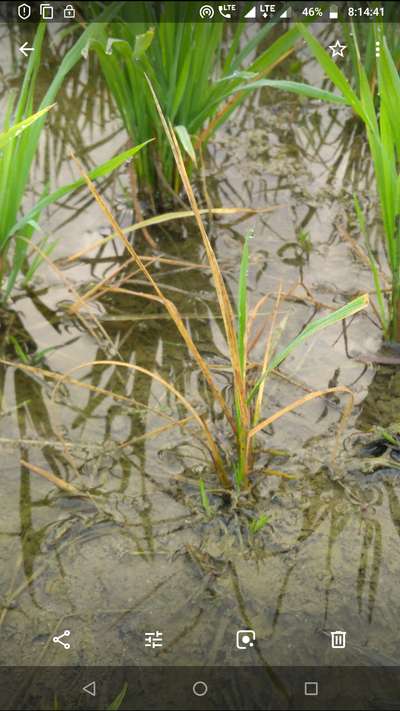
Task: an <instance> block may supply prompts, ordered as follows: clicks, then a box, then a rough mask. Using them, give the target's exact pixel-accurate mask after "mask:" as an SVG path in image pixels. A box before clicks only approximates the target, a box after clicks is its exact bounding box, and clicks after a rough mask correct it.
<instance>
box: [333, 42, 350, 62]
mask: <svg viewBox="0 0 400 711" xmlns="http://www.w3.org/2000/svg"><path fill="white" fill-rule="evenodd" d="M329 49H330V50H331V52H332V59H334V57H344V54H343V52H344V50H345V49H347V45H346V44H340V42H339V40H336V42H335V44H330V45H329Z"/></svg>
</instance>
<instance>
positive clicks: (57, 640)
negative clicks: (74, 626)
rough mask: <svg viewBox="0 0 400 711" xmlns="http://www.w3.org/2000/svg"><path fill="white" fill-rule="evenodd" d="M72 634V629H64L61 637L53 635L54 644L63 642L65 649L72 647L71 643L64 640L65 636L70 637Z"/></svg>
mask: <svg viewBox="0 0 400 711" xmlns="http://www.w3.org/2000/svg"><path fill="white" fill-rule="evenodd" d="M70 634H71V630H64V632H63V633H62V634H60V636H59V637H53V642H54V644H62V646H63V647H64V649H70V648H71V645H70V643H69V642H63V641H62V638H63V637H69V636H70Z"/></svg>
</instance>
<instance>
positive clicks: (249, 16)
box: [244, 5, 257, 20]
mask: <svg viewBox="0 0 400 711" xmlns="http://www.w3.org/2000/svg"><path fill="white" fill-rule="evenodd" d="M256 17H257V8H256V6H255V5H254V7H252V8H251V10H249V11H248V13H247V14H246V15H245V16H244V19H245V20H255V19H256Z"/></svg>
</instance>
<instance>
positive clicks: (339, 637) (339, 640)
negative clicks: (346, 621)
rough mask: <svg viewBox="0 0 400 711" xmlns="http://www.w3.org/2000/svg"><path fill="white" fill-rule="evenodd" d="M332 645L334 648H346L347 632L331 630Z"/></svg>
mask: <svg viewBox="0 0 400 711" xmlns="http://www.w3.org/2000/svg"><path fill="white" fill-rule="evenodd" d="M331 647H332V649H345V647H346V632H343V631H342V630H336V631H335V632H331Z"/></svg>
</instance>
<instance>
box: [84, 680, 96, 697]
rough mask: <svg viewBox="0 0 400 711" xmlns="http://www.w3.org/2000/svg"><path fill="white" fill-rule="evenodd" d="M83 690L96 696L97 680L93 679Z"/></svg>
mask: <svg viewBox="0 0 400 711" xmlns="http://www.w3.org/2000/svg"><path fill="white" fill-rule="evenodd" d="M82 691H86V693H87V694H90V696H96V682H95V681H91V682H90V684H86V686H84V687H83V689H82Z"/></svg>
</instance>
